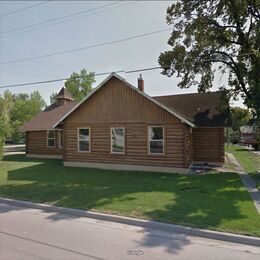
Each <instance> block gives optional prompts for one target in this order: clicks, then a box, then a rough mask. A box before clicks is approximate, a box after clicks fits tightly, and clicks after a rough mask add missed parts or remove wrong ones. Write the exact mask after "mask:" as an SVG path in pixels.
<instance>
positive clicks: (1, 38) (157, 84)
mask: <svg viewBox="0 0 260 260" xmlns="http://www.w3.org/2000/svg"><path fill="white" fill-rule="evenodd" d="M39 3H42V4H39ZM171 3H172V1H0V63H5V62H8V61H12V60H17V59H24V58H30V57H34V56H40V55H45V54H49V53H56V52H62V51H66V50H70V49H77V48H81V47H85V46H90V45H97V44H101V43H104V42H110V41H115V40H120V39H124V38H128V37H132V36H136V35H140V34H146V33H150V32H154V31H159V30H163V29H170V28H171V27H170V26H169V25H167V23H166V10H167V7H168V6H169V5H170V4H171ZM32 5H37V6H34V7H31V8H27V7H30V6H32ZM103 6H105V7H103ZM22 8H27V9H24V10H23V11H19V12H14V13H12V14H9V15H5V14H7V13H10V12H13V11H15V10H18V9H22ZM93 9H94V10H93ZM89 10H93V11H89ZM77 12H82V13H81V14H79V15H75V16H70V15H71V14H74V13H77ZM63 16H69V17H68V18H66V19H67V20H66V19H63V20H62V19H61V20H57V21H55V22H52V23H48V24H47V23H46V24H41V25H37V26H34V27H30V28H27V29H24V30H22V31H21V30H20V31H18V30H16V28H19V27H24V26H29V25H31V24H35V23H41V22H44V21H46V20H50V19H56V18H59V17H63ZM72 18H73V19H72ZM58 21H59V22H58ZM60 21H62V22H60ZM10 30H14V31H12V32H9V33H4V32H6V31H10ZM169 36H170V30H169V31H164V32H161V33H157V34H153V35H148V36H146V37H143V38H136V39H132V40H128V41H124V42H119V43H114V44H110V45H106V46H101V47H96V48H89V49H85V50H81V51H77V52H71V53H67V54H63V55H56V56H49V57H44V58H41V59H35V60H30V61H24V62H17V63H10V64H2V65H1V64H0V86H6V85H10V84H18V83H26V82H34V81H42V80H49V79H56V78H67V77H69V76H70V75H71V73H72V72H79V71H80V70H81V69H83V68H85V69H86V70H87V71H89V72H95V73H103V72H111V71H120V70H125V71H127V70H135V69H142V68H149V67H157V66H159V64H158V57H159V55H160V53H161V52H164V51H165V50H168V49H169V48H170V46H169V45H168V44H167V40H168V38H169ZM141 73H142V77H143V79H144V82H145V92H146V93H147V94H148V95H151V96H155V95H171V94H182V93H190V92H196V91H197V88H196V86H193V87H192V88H189V89H180V88H179V87H178V86H177V83H178V81H179V79H178V78H176V76H173V77H170V78H168V77H166V76H164V75H162V74H161V70H153V71H146V72H141ZM119 74H120V75H121V76H123V77H124V78H125V79H126V80H127V81H129V82H130V83H131V84H133V85H135V86H136V85H137V78H138V76H139V74H140V73H131V74H126V73H124V72H122V73H119ZM105 77H106V76H97V77H96V83H95V86H96V85H97V84H99V83H100V82H101V81H102V80H104V78H105ZM225 83H226V79H225V77H223V76H221V75H219V74H217V77H216V80H215V82H214V87H213V90H217V88H218V86H221V85H223V84H225ZM63 86H64V82H53V83H48V84H41V85H33V86H23V87H14V88H10V89H9V90H11V91H12V92H13V93H20V92H23V93H31V92H32V91H34V90H38V91H39V92H40V93H41V95H42V96H43V97H44V99H45V101H46V102H47V103H49V97H50V95H51V94H52V93H53V92H58V91H59V90H60V89H61V88H62V87H63ZM4 90H6V89H0V94H2V93H3V92H4ZM238 105H241V102H238Z"/></svg>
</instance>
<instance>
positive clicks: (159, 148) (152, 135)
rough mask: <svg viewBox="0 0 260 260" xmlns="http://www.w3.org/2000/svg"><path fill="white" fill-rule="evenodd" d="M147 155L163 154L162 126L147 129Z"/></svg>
mask: <svg viewBox="0 0 260 260" xmlns="http://www.w3.org/2000/svg"><path fill="white" fill-rule="evenodd" d="M148 145H149V153H150V154H163V153H164V128H163V127H162V126H150V127H149V143H148Z"/></svg>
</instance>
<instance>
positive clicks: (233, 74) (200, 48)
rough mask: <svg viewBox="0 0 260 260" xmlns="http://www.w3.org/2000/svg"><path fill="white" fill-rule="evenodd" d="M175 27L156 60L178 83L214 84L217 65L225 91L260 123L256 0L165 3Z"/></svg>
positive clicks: (258, 10) (207, 86) (259, 19)
mask: <svg viewBox="0 0 260 260" xmlns="http://www.w3.org/2000/svg"><path fill="white" fill-rule="evenodd" d="M166 20H167V23H168V24H169V25H171V26H172V27H173V31H172V34H171V37H170V39H169V40H168V44H169V45H170V46H171V49H170V50H167V51H165V52H164V53H161V55H160V57H159V63H160V65H161V66H162V68H163V74H165V75H167V76H172V75H177V77H180V78H181V81H180V83H179V86H180V87H181V88H189V87H190V86H192V85H198V90H199V91H201V92H203V91H208V90H209V89H210V88H211V87H212V83H213V80H214V76H215V70H216V69H218V70H219V71H220V72H221V73H227V74H228V76H229V82H228V83H229V84H228V86H220V89H221V90H222V89H224V88H225V89H226V91H227V93H228V95H229V97H233V98H236V97H237V96H238V95H241V96H242V98H243V99H244V102H245V104H246V105H247V106H248V107H249V108H251V109H252V112H253V115H254V117H256V118H257V119H258V120H259V125H260V77H259V71H260V1H259V0H252V1H235V0H208V1H198V0H196V1H189V0H180V1H178V2H175V3H173V4H172V5H171V6H170V7H168V9H167V17H166Z"/></svg>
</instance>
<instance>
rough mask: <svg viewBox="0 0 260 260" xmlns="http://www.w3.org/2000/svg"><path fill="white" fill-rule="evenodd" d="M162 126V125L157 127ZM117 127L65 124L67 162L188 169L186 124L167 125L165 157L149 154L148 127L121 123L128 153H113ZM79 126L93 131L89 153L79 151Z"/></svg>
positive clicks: (146, 125)
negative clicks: (112, 144) (185, 144)
mask: <svg viewBox="0 0 260 260" xmlns="http://www.w3.org/2000/svg"><path fill="white" fill-rule="evenodd" d="M158 125H162V124H158ZM113 126H114V127H117V126H119V125H114V124H87V125H84V124H79V125H74V124H73V125H71V124H66V127H65V129H66V130H65V140H66V141H65V147H66V149H65V154H64V160H65V161H77V162H95V163H116V164H137V165H147V166H165V167H177V168H185V167H188V166H187V165H186V164H185V151H184V146H183V141H184V139H183V137H184V136H183V131H184V129H183V125H182V124H179V125H174V124H166V125H164V129H165V136H164V142H165V144H164V145H165V147H164V149H165V153H164V154H162V155H152V154H148V145H149V144H148V126H149V124H127V123H125V124H120V126H123V127H124V128H125V153H124V154H113V153H111V143H110V140H111V127H113ZM78 127H89V128H90V129H91V139H90V142H91V151H90V153H85V152H79V151H78V139H77V138H78V137H77V134H78V132H77V131H78Z"/></svg>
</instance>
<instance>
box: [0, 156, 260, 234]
mask: <svg viewBox="0 0 260 260" xmlns="http://www.w3.org/2000/svg"><path fill="white" fill-rule="evenodd" d="M0 196H2V197H8V198H16V199H21V200H30V201H34V202H41V203H49V204H55V205H59V206H64V207H72V208H81V209H86V210H87V209H89V210H95V211H99V212H108V213H112V214H119V215H125V216H131V217H138V218H144V219H153V220H157V221H163V222H169V223H176V224H182V225H187V226H195V227H200V228H208V229H213V230H220V231H229V232H235V233H242V234H248V235H257V236H260V215H259V214H258V213H257V211H256V209H255V207H254V205H253V203H252V201H251V199H250V197H249V194H248V192H247V191H246V190H245V188H244V187H243V185H242V184H241V182H240V178H239V176H238V175H237V174H235V173H216V174H205V175H201V176H187V175H178V174H165V173H141V172H120V171H109V170H98V169H86V168H69V167H63V166H62V162H61V161H59V160H38V159H34V160H33V159H25V158H24V156H23V155H9V156H5V158H4V161H2V162H0Z"/></svg>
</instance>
